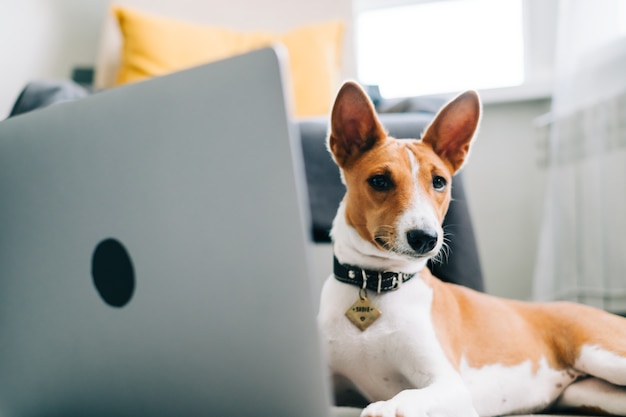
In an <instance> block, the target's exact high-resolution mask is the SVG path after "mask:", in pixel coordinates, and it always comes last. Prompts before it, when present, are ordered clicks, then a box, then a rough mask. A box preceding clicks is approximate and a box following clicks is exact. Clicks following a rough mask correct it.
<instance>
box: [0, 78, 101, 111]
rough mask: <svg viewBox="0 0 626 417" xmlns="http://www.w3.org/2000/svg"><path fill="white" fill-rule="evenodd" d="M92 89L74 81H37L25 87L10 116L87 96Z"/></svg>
mask: <svg viewBox="0 0 626 417" xmlns="http://www.w3.org/2000/svg"><path fill="white" fill-rule="evenodd" d="M89 94H90V91H89V90H88V89H87V88H85V87H82V86H80V85H79V84H76V83H75V82H73V81H69V80H67V81H36V82H31V83H28V84H27V85H26V87H24V89H23V90H22V92H21V93H20V95H19V97H18V98H17V100H16V101H15V104H14V105H13V109H12V110H11V113H10V114H9V117H13V116H17V115H18V114H22V113H27V112H29V111H32V110H36V109H41V108H44V107H47V106H50V105H52V104H56V103H62V102H64V101H70V100H76V99H78V98H82V97H87V96H88V95H89Z"/></svg>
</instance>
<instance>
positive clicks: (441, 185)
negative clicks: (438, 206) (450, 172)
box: [433, 175, 448, 191]
mask: <svg viewBox="0 0 626 417" xmlns="http://www.w3.org/2000/svg"><path fill="white" fill-rule="evenodd" d="M446 185H448V181H446V179H445V178H444V177H441V176H439V175H434V176H433V188H434V189H435V190H437V191H443V190H445V189H446Z"/></svg>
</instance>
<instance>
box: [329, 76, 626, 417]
mask: <svg viewBox="0 0 626 417" xmlns="http://www.w3.org/2000/svg"><path fill="white" fill-rule="evenodd" d="M480 117H481V104H480V100H479V97H478V95H477V94H476V93H475V92H473V91H468V92H465V93H463V94H460V95H459V96H458V97H456V98H455V99H453V100H452V101H450V102H449V103H448V104H446V105H445V106H444V107H443V108H442V109H441V110H440V111H439V113H438V114H437V115H436V116H435V118H434V119H433V121H432V123H431V124H430V125H429V126H428V127H427V128H426V129H425V131H424V132H423V134H422V136H421V139H402V140H398V139H394V138H392V137H389V136H388V135H387V134H386V132H385V130H384V128H383V127H382V125H381V123H380V121H379V119H378V117H377V115H376V113H375V110H374V107H373V105H372V103H371V101H370V99H369V98H368V97H367V95H366V94H365V93H364V91H363V90H362V89H361V88H360V87H359V86H358V84H356V83H353V82H347V83H345V84H344V85H343V86H342V88H341V89H340V90H339V93H338V95H337V98H336V100H335V103H334V106H333V109H332V114H331V126H330V134H329V137H328V147H329V149H330V151H331V153H332V156H333V158H334V160H335V162H336V163H337V165H338V166H339V168H340V173H341V177H342V181H343V182H344V183H345V185H346V194H345V197H344V199H343V200H342V202H341V204H340V206H339V209H338V213H337V216H336V218H335V220H334V222H333V226H332V230H331V237H332V240H333V250H334V255H335V269H334V274H333V275H331V276H330V277H329V278H328V279H327V280H326V282H325V283H324V286H323V289H322V295H321V305H320V312H319V323H320V326H321V330H322V335H323V340H324V343H325V349H326V351H327V354H328V359H329V364H330V369H331V373H332V376H333V381H334V386H335V395H336V401H337V402H339V403H343V404H350V403H352V404H354V401H355V399H365V400H366V403H365V404H364V405H367V404H369V405H367V406H366V407H365V408H364V410H363V412H362V416H372V417H373V416H384V417H387V416H397V417H426V416H428V417H439V416H442V417H443V416H455V417H462V416H468V417H474V416H477V415H480V416H496V415H503V414H518V413H531V412H537V411H543V410H551V409H554V408H557V407H558V408H559V409H565V408H567V409H571V408H574V409H579V410H580V409H582V410H588V411H592V412H603V413H609V414H616V415H626V388H625V387H624V386H625V385H626V319H624V318H622V317H619V316H616V315H612V314H609V313H607V312H604V311H601V310H599V309H595V308H592V307H588V306H584V305H580V304H574V303H567V302H554V303H533V302H522V301H515V300H507V299H502V298H497V297H494V296H490V295H487V294H484V293H481V292H477V291H473V290H470V289H468V288H465V287H462V286H458V285H453V284H448V283H444V282H442V281H441V280H439V279H437V278H436V277H434V276H433V275H432V274H431V273H430V271H429V269H428V267H427V266H426V262H427V261H428V260H429V259H430V258H433V257H436V256H437V254H438V253H439V252H440V251H441V249H442V246H443V245H444V231H443V230H442V221H443V218H444V216H445V214H446V210H447V208H448V204H449V203H450V199H451V196H450V188H451V182H452V176H453V175H454V174H455V173H456V172H457V171H458V170H459V169H460V168H461V167H462V166H463V163H464V161H465V160H466V158H467V156H468V154H469V151H470V145H471V143H472V139H473V138H474V136H475V133H476V131H477V127H478V124H479V120H480ZM416 133H419V132H416ZM496 174H497V173H494V175H496ZM503 239H506V237H503Z"/></svg>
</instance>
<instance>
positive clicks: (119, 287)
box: [91, 238, 135, 307]
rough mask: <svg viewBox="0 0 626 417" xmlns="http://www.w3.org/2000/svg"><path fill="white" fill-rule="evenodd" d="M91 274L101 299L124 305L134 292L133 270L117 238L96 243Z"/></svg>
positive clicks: (126, 253)
mask: <svg viewBox="0 0 626 417" xmlns="http://www.w3.org/2000/svg"><path fill="white" fill-rule="evenodd" d="M91 276H92V278H93V283H94V285H95V287H96V290H97V291H98V294H100V297H101V298H102V300H104V302H105V303H107V304H108V305H110V306H111V307H124V306H125V305H126V304H128V302H129V301H130V299H131V298H132V297H133V293H134V292H135V272H134V269H133V263H132V261H131V258H130V255H129V254H128V251H127V250H126V248H125V247H124V245H122V243H120V242H119V241H118V240H116V239H113V238H108V239H105V240H103V241H102V242H100V243H98V245H97V246H96V249H95V250H94V252H93V256H92V258H91Z"/></svg>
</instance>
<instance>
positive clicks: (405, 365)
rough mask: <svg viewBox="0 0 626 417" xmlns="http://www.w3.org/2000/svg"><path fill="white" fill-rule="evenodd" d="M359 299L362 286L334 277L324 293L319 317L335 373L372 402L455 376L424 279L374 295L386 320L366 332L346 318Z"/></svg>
mask: <svg viewBox="0 0 626 417" xmlns="http://www.w3.org/2000/svg"><path fill="white" fill-rule="evenodd" d="M358 296H359V289H358V287H356V286H351V285H347V284H343V283H340V282H338V281H337V280H335V279H334V277H332V276H331V277H330V278H329V279H328V280H327V281H326V283H325V285H324V289H323V291H322V301H321V308H320V316H319V318H320V324H321V327H322V330H323V333H324V334H323V336H324V341H325V343H326V349H327V354H328V356H329V360H330V366H331V369H332V372H333V373H334V374H339V375H342V376H343V377H345V378H347V379H349V380H350V381H352V383H353V384H355V385H356V387H357V388H358V389H359V390H360V391H361V392H362V393H363V394H364V395H365V396H367V397H368V399H370V400H382V399H388V398H390V397H391V396H393V395H395V394H397V393H398V392H399V391H401V390H403V389H409V388H421V387H423V386H426V385H428V384H430V383H431V382H432V380H433V378H434V376H435V375H440V374H442V373H448V372H453V369H452V366H451V365H450V363H449V362H448V361H447V359H446V357H445V354H444V352H443V350H442V349H441V346H440V344H439V342H438V340H437V338H436V336H435V332H434V329H433V326H432V321H431V319H430V310H431V305H432V290H431V289H430V288H429V287H428V286H427V285H426V284H425V283H424V282H423V281H422V280H421V279H420V278H417V277H416V278H414V279H412V280H411V281H408V282H406V283H404V284H403V285H402V287H401V289H400V290H397V291H391V292H387V293H384V294H381V295H377V294H371V292H370V293H369V294H368V298H369V299H370V301H371V302H372V303H374V305H375V306H376V307H377V308H378V309H379V310H381V312H382V315H381V317H380V318H379V319H378V320H377V321H376V322H374V324H372V325H371V326H370V327H369V328H367V329H366V330H365V331H361V330H359V329H357V328H356V327H355V326H354V325H353V324H352V323H351V322H350V321H349V320H348V319H347V318H346V317H345V312H346V310H348V308H349V307H350V306H351V305H352V303H354V302H355V301H356V300H357V298H358ZM416 353H417V354H416ZM416 357H418V360H417V361H415V360H414V358H416Z"/></svg>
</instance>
